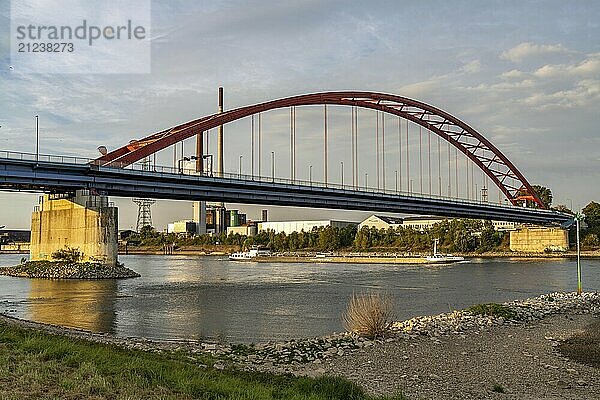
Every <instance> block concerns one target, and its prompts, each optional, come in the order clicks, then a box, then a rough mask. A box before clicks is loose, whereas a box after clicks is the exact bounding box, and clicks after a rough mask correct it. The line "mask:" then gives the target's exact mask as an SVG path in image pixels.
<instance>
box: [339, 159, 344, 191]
mask: <svg viewBox="0 0 600 400" xmlns="http://www.w3.org/2000/svg"><path fill="white" fill-rule="evenodd" d="M340 168H341V169H340V176H341V182H342V189H343V188H344V162H343V161H340Z"/></svg>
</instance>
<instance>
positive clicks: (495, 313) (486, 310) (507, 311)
mask: <svg viewBox="0 0 600 400" xmlns="http://www.w3.org/2000/svg"><path fill="white" fill-rule="evenodd" d="M467 311H468V312H470V313H471V314H474V315H488V316H490V317H502V318H504V319H515V318H516V317H517V313H516V312H515V311H514V310H513V309H511V308H510V307H507V306H504V305H502V304H496V303H488V304H477V305H475V306H472V307H469V308H468V309H467Z"/></svg>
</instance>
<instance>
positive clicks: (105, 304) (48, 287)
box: [27, 279, 117, 333]
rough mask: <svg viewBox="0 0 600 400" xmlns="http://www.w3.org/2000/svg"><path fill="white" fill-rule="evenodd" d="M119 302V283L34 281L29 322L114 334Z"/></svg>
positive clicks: (31, 291) (107, 281)
mask: <svg viewBox="0 0 600 400" xmlns="http://www.w3.org/2000/svg"><path fill="white" fill-rule="evenodd" d="M116 299H117V282H116V281H115V280H97V281H84V280H48V279H32V280H31V286H30V290H29V307H28V310H27V319H31V320H34V321H39V322H43V323H47V324H53V325H62V326H68V327H73V328H81V329H85V330H89V331H93V332H108V333H114V331H115V321H116V312H115V302H116Z"/></svg>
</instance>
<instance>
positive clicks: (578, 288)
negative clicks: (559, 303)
mask: <svg viewBox="0 0 600 400" xmlns="http://www.w3.org/2000/svg"><path fill="white" fill-rule="evenodd" d="M580 219H581V213H577V215H575V221H576V224H577V294H581V291H582V290H581V252H580V248H579V220H580Z"/></svg>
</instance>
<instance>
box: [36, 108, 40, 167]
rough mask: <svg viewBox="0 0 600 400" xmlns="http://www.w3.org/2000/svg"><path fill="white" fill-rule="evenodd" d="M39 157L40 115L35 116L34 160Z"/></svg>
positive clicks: (37, 159)
mask: <svg viewBox="0 0 600 400" xmlns="http://www.w3.org/2000/svg"><path fill="white" fill-rule="evenodd" d="M39 159H40V117H39V116H38V115H36V116H35V162H38V161H39Z"/></svg>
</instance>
